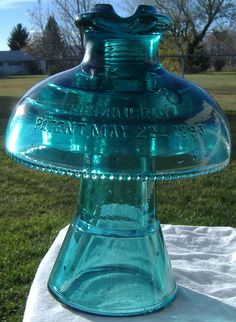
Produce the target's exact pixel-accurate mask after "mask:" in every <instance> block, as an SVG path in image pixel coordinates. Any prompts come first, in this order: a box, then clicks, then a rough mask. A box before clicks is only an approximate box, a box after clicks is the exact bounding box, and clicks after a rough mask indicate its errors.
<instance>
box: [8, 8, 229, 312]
mask: <svg viewBox="0 0 236 322" xmlns="http://www.w3.org/2000/svg"><path fill="white" fill-rule="evenodd" d="M170 24H171V22H170V19H169V18H168V17H166V16H163V15H160V14H158V13H157V11H156V9H155V8H154V7H152V6H144V5H142V6H139V7H138V8H137V10H136V12H135V13H134V14H133V15H132V16H130V17H127V18H122V17H120V16H118V15H117V14H116V13H115V12H114V10H113V8H112V6H110V5H105V4H99V5H96V6H95V7H94V8H93V9H92V10H91V11H90V12H87V13H83V14H79V15H78V16H77V17H76V25H77V26H78V28H79V29H80V32H82V33H84V36H85V41H86V51H85V55H84V59H83V61H82V62H81V64H80V65H79V66H77V67H75V68H73V69H70V70H67V71H65V72H62V73H59V74H57V75H54V76H51V77H49V78H47V79H45V80H44V81H42V82H41V83H39V84H38V85H36V86H35V87H33V88H32V89H31V90H30V91H28V92H27V93H26V94H25V95H24V96H23V98H22V99H21V100H20V101H19V103H18V104H17V106H16V108H15V110H14V111H13V113H12V116H11V119H10V121H9V124H8V128H7V133H6V152H7V154H8V155H9V156H10V157H12V158H13V159H14V160H16V161H17V162H19V163H21V164H23V165H25V166H28V167H30V168H32V169H36V170H41V171H47V172H51V173H55V174H61V175H69V176H74V177H76V178H80V179H81V180H80V192H79V196H78V208H77V209H78V210H77V213H76V216H75V218H74V219H73V221H72V223H71V225H70V228H69V230H68V233H67V236H66V238H65V240H64V242H63V245H62V247H61V250H60V252H59V255H58V257H57V260H56V262H55V265H54V267H53V270H52V272H51V275H50V279H49V282H48V287H49V290H50V291H51V293H52V294H53V295H54V296H55V297H56V298H57V299H58V300H59V301H61V302H62V303H63V304H65V305H67V306H69V307H72V308H74V309H77V310H83V311H86V312H91V313H97V314H102V315H114V316H125V315H135V314H144V313H147V312H152V311H155V310H158V309H160V308H162V307H165V306H167V305H168V304H170V303H171V302H172V301H173V299H174V298H175V294H176V284H175V281H174V278H173V273H172V270H171V264H170V261H169V259H168V254H167V251H166V248H165V243H164V239H163V236H162V232H161V226H160V222H159V220H158V214H157V200H156V182H158V181H159V180H173V179H181V178H190V177H193V176H197V175H202V174H209V173H212V172H216V171H218V170H220V169H222V168H224V167H225V166H226V165H227V164H228V162H229V158H230V148H231V144H230V133H229V128H228V124H227V121H226V118H225V116H224V114H223V112H222V110H221V109H220V107H219V106H218V105H217V103H216V102H215V101H214V100H213V98H212V97H210V96H209V95H208V94H207V93H206V92H205V91H204V90H202V89H201V88H199V87H198V86H197V85H195V84H193V83H191V82H189V81H187V80H185V79H182V78H180V77H177V76H176V75H174V74H172V73H170V72H168V71H166V70H165V69H164V68H163V66H162V65H161V64H160V63H159V60H158V46H159V42H160V40H161V37H162V35H163V32H165V31H166V30H167V29H168V28H169V27H170ZM203 77H204V75H203Z"/></svg>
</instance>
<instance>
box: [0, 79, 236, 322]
mask: <svg viewBox="0 0 236 322" xmlns="http://www.w3.org/2000/svg"><path fill="white" fill-rule="evenodd" d="M187 78H189V79H192V80H193V81H194V82H196V83H198V84H199V85H200V86H203V87H204V88H206V89H207V90H208V91H209V92H210V93H211V94H212V95H213V96H214V97H216V98H217V99H218V101H219V102H221V106H222V107H223V108H224V109H225V111H227V116H228V119H229V123H230V126H231V131H232V139H233V155H232V162H231V164H230V166H229V167H228V168H227V169H225V170H224V171H222V172H220V173H218V174H214V175H209V176H204V177H199V178H195V179H194V180H182V181H179V182H169V183H167V182H164V183H160V184H159V188H160V190H159V191H160V192H159V206H160V207H159V213H160V218H161V220H162V223H171V224H184V225H209V226H215V225H216V226H234V227H236V201H235V200H236V183H235V182H236V152H235V151H236V149H235V142H236V105H235V102H236V73H235V74H233V73H229V74H226V73H218V74H216V73H209V74H201V75H188V76H187ZM40 79H41V77H36V76H34V77H32V76H31V77H9V78H4V79H0V126H1V127H0V144H1V145H0V160H1V161H0V162H1V167H0V245H1V246H0V253H1V257H0V305H1V311H0V321H1V322H5V321H8V322H14V321H17V322H18V321H21V320H22V314H23V311H24V305H25V301H26V297H27V294H28V291H29V289H30V284H31V282H32V280H33V277H34V275H35V272H36V269H37V266H38V265H39V263H40V261H41V259H42V257H43V255H44V254H45V253H46V251H47V250H48V248H49V247H50V245H51V243H52V241H53V239H54V238H55V237H56V235H57V233H58V232H59V230H60V229H61V228H62V227H64V226H65V225H67V224H68V223H69V222H70V220H71V218H72V216H73V213H74V211H75V203H76V193H77V187H78V183H77V181H76V180H74V179H71V178H66V177H59V176H58V177H57V176H55V175H49V174H45V173H40V172H36V171H31V170H29V169H27V168H24V167H22V166H20V165H18V164H16V163H15V162H13V161H11V160H10V159H8V158H7V156H5V154H4V148H3V136H4V132H5V127H6V122H7V119H8V117H9V114H10V110H11V108H12V107H13V106H14V104H15V102H16V101H17V100H18V98H19V97H20V96H21V95H22V94H23V93H24V92H25V91H26V90H27V89H28V88H29V87H31V86H32V85H33V84H34V83H36V82H38V81H39V80H40ZM234 80H235V81H234Z"/></svg>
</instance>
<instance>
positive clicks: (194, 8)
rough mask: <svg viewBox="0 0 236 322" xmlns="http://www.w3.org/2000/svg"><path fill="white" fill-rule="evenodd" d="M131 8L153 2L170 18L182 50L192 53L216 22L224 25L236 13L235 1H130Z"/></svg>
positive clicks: (228, 24) (178, 45)
mask: <svg viewBox="0 0 236 322" xmlns="http://www.w3.org/2000/svg"><path fill="white" fill-rule="evenodd" d="M127 2H128V4H129V8H130V7H134V6H136V5H137V4H139V3H146V4H152V5H154V6H156V7H157V8H158V9H159V10H160V12H161V13H164V14H166V15H168V16H169V17H171V19H172V21H173V27H172V29H171V33H172V37H173V38H174V41H175V44H176V46H177V48H178V49H179V51H180V53H182V54H188V55H193V54H194V53H195V51H196V50H197V49H198V47H199V45H200V44H201V42H202V40H203V38H204V37H205V35H206V34H207V32H209V31H210V30H211V29H213V28H215V27H216V26H217V24H221V25H222V24H224V25H225V28H227V27H228V26H230V24H232V21H233V19H234V18H235V16H236V1H235V0H168V1H166V0H142V1H139V0H135V1H134V0H128V1H127Z"/></svg>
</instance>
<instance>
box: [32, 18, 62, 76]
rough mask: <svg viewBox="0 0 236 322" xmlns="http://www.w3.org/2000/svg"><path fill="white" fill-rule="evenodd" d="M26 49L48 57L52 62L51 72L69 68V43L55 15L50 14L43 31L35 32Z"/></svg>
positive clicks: (36, 54) (50, 62)
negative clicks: (67, 61)
mask: <svg viewBox="0 0 236 322" xmlns="http://www.w3.org/2000/svg"><path fill="white" fill-rule="evenodd" d="M26 51H27V52H28V53H30V54H33V55H35V56H41V57H43V58H47V59H48V62H49V64H50V68H49V69H50V70H49V73H51V74H52V73H55V72H59V71H61V70H63V69H65V68H68V66H67V64H66V63H65V62H66V60H65V59H66V58H67V43H66V41H65V40H64V37H63V35H62V33H61V30H60V28H59V26H58V24H57V21H56V19H55V17H54V16H52V15H50V16H49V17H48V19H47V22H46V25H45V26H44V27H43V30H42V32H35V33H34V34H33V35H32V39H31V41H30V43H29V45H28V46H27V48H26Z"/></svg>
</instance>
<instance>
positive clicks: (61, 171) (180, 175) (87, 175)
mask: <svg viewBox="0 0 236 322" xmlns="http://www.w3.org/2000/svg"><path fill="white" fill-rule="evenodd" d="M5 152H6V154H7V155H8V156H9V157H10V158H11V159H12V160H14V161H15V162H17V163H19V164H20V165H23V166H25V167H27V168H30V169H32V170H38V171H41V172H47V173H52V174H57V175H62V176H64V175H66V176H69V177H73V178H76V179H92V180H97V179H101V180H119V181H122V180H125V181H131V180H140V181H173V180H179V179H191V178H193V177H198V176H201V175H206V174H211V173H215V172H218V171H221V170H223V169H224V168H225V167H226V166H227V165H228V164H229V160H228V159H227V160H226V161H225V162H222V163H221V164H220V165H218V166H215V167H205V169H204V170H200V171H191V170H190V171H185V172H175V173H171V172H169V173H168V172H167V173H165V174H164V173H159V174H151V175H142V174H136V175H128V174H126V173H120V174H110V173H102V172H98V171H96V170H92V171H88V170H86V169H84V170H73V169H67V168H63V167H60V166H53V165H48V166H47V165H44V164H40V163H36V162H35V163H34V162H30V161H26V160H23V159H21V158H19V157H17V156H15V155H14V154H12V153H10V152H8V151H5Z"/></svg>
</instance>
